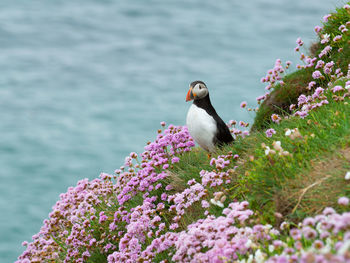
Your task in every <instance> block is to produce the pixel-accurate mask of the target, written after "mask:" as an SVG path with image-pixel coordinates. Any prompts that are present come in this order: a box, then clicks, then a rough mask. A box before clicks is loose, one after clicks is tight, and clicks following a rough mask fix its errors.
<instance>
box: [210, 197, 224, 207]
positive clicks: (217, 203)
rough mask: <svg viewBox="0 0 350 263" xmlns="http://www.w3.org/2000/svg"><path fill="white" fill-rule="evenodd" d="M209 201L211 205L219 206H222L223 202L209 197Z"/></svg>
mask: <svg viewBox="0 0 350 263" xmlns="http://www.w3.org/2000/svg"><path fill="white" fill-rule="evenodd" d="M210 203H212V204H213V205H217V206H219V207H224V204H223V203H221V202H220V201H216V200H215V199H213V198H212V199H210Z"/></svg>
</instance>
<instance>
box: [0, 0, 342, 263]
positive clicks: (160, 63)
mask: <svg viewBox="0 0 350 263" xmlns="http://www.w3.org/2000/svg"><path fill="white" fill-rule="evenodd" d="M343 3H344V1H336V0H333V1H332V0H308V1H305V0H295V1H287V0H281V1H276V0H260V1H259V0H252V1H237V0H231V1H229V0H220V1H209V0H202V1H194V0H188V1H185V0H177V1H162V0H149V1H145V0H143V1H141V0H135V1H125V0H121V1H112V0H74V1H63V0H50V1H49V0H46V1H45V0H40V1H39V0H30V1H28V0H16V1H13V0H2V1H1V2H0V214H1V216H0V262H13V261H15V260H16V258H17V256H18V255H20V254H21V252H22V251H23V248H22V247H21V242H22V241H24V240H28V241H30V240H31V236H32V235H33V234H35V233H37V232H38V231H39V229H40V227H41V225H42V221H43V220H44V219H45V218H47V216H48V213H49V212H50V210H51V207H52V206H53V205H54V203H55V202H56V201H57V200H58V198H59V194H60V193H61V192H65V191H66V189H67V188H68V187H69V186H72V185H75V184H76V182H77V181H78V180H80V179H83V178H86V177H87V178H90V179H92V178H95V177H97V176H98V175H99V173H100V172H102V171H103V172H108V173H113V171H114V170H115V169H116V168H119V166H120V165H122V163H123V160H124V157H125V156H126V155H127V154H128V153H129V152H131V151H136V152H141V151H142V150H143V146H144V145H145V144H146V142H147V141H149V140H153V139H154V137H155V134H156V130H157V129H158V128H159V127H160V126H159V122H160V121H166V122H167V123H172V124H175V125H183V124H184V122H185V116H186V112H187V109H188V107H189V104H186V103H185V96H186V93H187V89H188V85H189V83H190V82H191V81H193V80H197V79H200V80H203V81H205V82H206V83H207V85H208V87H209V90H210V92H211V99H212V102H213V105H214V106H215V107H216V109H217V111H218V113H219V114H220V115H221V116H222V118H223V119H224V120H226V121H228V120H230V119H236V120H245V121H250V122H251V121H252V119H253V117H254V115H253V114H248V112H247V111H245V110H242V109H240V107H239V104H240V102H241V101H244V100H245V101H247V102H248V104H249V105H251V106H255V105H256V101H255V98H256V97H257V96H259V95H262V94H263V93H264V86H263V85H262V84H261V83H260V78H261V77H262V76H264V74H265V72H266V70H268V69H269V68H271V67H272V66H273V64H274V61H275V59H276V58H281V59H282V60H283V61H286V60H292V61H294V62H295V63H297V60H298V55H296V54H295V53H294V51H293V49H294V47H295V40H296V38H297V37H302V39H303V40H304V41H305V43H306V44H310V43H311V42H312V41H313V40H314V39H315V38H316V36H315V34H314V32H313V28H314V26H315V25H321V19H322V17H323V15H325V14H327V13H328V12H329V11H331V10H334V8H335V6H339V5H340V6H341V5H343ZM295 63H294V66H295Z"/></svg>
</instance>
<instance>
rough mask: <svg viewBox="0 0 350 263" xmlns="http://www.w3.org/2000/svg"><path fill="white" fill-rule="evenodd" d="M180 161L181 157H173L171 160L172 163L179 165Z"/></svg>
mask: <svg viewBox="0 0 350 263" xmlns="http://www.w3.org/2000/svg"><path fill="white" fill-rule="evenodd" d="M179 161H180V158H179V157H173V158H172V159H171V163H173V164H174V163H178V162H179Z"/></svg>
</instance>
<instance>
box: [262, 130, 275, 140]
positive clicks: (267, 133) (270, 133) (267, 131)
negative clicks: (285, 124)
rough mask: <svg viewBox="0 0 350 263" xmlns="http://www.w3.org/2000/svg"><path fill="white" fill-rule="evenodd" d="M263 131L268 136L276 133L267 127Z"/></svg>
mask: <svg viewBox="0 0 350 263" xmlns="http://www.w3.org/2000/svg"><path fill="white" fill-rule="evenodd" d="M265 133H266V136H267V137H269V138H270V137H272V135H274V134H276V131H275V130H274V129H273V128H271V129H267V130H266V132H265Z"/></svg>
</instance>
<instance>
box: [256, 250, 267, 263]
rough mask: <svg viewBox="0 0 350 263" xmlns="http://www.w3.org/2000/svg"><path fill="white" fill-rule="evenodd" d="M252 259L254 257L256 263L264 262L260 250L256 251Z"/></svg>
mask: <svg viewBox="0 0 350 263" xmlns="http://www.w3.org/2000/svg"><path fill="white" fill-rule="evenodd" d="M254 257H255V261H256V262H257V263H263V262H265V256H264V254H263V253H262V252H261V250H260V249H258V250H257V251H256V252H255V255H254Z"/></svg>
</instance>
